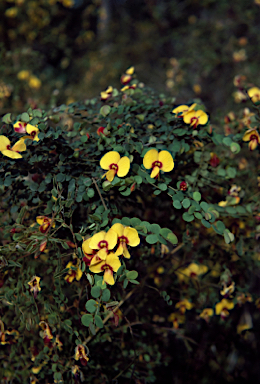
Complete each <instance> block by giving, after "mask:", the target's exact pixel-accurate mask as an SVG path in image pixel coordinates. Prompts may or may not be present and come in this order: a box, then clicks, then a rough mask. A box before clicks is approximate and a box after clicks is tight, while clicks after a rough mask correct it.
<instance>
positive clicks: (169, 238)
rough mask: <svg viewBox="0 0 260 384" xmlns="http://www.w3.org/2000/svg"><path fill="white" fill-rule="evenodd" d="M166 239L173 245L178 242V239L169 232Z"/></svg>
mask: <svg viewBox="0 0 260 384" xmlns="http://www.w3.org/2000/svg"><path fill="white" fill-rule="evenodd" d="M166 240H168V241H169V242H170V243H172V244H173V245H175V244H178V239H177V236H176V235H175V234H174V233H173V232H171V233H169V234H168V235H167V238H166Z"/></svg>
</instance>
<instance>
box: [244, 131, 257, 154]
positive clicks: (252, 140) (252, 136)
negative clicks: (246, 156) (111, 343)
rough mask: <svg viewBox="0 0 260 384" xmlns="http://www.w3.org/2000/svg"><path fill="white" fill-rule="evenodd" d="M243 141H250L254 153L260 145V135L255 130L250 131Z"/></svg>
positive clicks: (250, 147)
mask: <svg viewBox="0 0 260 384" xmlns="http://www.w3.org/2000/svg"><path fill="white" fill-rule="evenodd" d="M243 141H249V145H248V146H249V149H250V151H253V150H254V149H256V147H257V146H258V144H260V135H259V133H258V132H257V130H256V129H255V128H253V129H249V130H248V131H246V133H245V134H244V136H243Z"/></svg>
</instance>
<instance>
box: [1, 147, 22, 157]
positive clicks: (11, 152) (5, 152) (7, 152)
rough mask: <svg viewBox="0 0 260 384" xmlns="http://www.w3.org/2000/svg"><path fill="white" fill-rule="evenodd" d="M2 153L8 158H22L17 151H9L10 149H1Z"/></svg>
mask: <svg viewBox="0 0 260 384" xmlns="http://www.w3.org/2000/svg"><path fill="white" fill-rule="evenodd" d="M2 154H3V155H4V156H7V157H10V159H22V157H23V156H22V155H20V153H18V152H14V151H11V150H10V149H6V150H5V151H2Z"/></svg>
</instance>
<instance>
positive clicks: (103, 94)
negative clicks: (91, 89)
mask: <svg viewBox="0 0 260 384" xmlns="http://www.w3.org/2000/svg"><path fill="white" fill-rule="evenodd" d="M112 94H113V87H111V86H109V87H108V88H107V89H106V90H105V91H103V92H100V96H101V100H102V101H106V100H108V99H110V97H112Z"/></svg>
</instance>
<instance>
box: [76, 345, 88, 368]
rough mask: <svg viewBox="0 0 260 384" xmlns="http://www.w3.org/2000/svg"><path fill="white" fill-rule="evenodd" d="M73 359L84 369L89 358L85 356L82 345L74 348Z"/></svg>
mask: <svg viewBox="0 0 260 384" xmlns="http://www.w3.org/2000/svg"><path fill="white" fill-rule="evenodd" d="M74 359H75V360H79V361H80V362H81V364H82V365H83V366H84V367H85V366H86V365H87V363H88V361H89V358H88V356H87V355H86V351H85V346H84V345H83V344H78V345H77V346H76V348H75V356H74Z"/></svg>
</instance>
